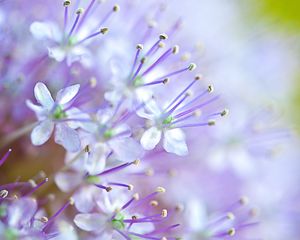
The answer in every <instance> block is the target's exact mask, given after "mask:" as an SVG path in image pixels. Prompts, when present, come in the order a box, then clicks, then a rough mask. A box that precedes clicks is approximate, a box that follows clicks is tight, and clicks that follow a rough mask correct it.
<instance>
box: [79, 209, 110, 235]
mask: <svg viewBox="0 0 300 240" xmlns="http://www.w3.org/2000/svg"><path fill="white" fill-rule="evenodd" d="M106 221H108V219H107V217H105V215H101V214H97V213H87V214H77V215H76V216H75V218H74V223H75V224H76V226H77V227H79V228H80V229H82V230H84V231H88V232H90V231H101V230H102V229H103V227H104V226H105V224H106Z"/></svg>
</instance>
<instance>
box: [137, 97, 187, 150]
mask: <svg viewBox="0 0 300 240" xmlns="http://www.w3.org/2000/svg"><path fill="white" fill-rule="evenodd" d="M137 114H138V115H139V116H140V117H142V118H146V119H148V120H149V123H150V125H151V127H150V128H149V129H147V130H146V131H145V132H144V133H143V135H142V137H141V140H140V142H141V145H142V146H143V148H144V149H146V150H152V149H154V148H155V147H156V145H157V144H158V143H159V142H160V140H161V138H162V136H163V148H164V149H165V150H166V151H167V152H169V153H174V154H176V155H179V156H185V155H187V154H188V148H187V144H186V141H185V134H184V132H183V131H182V130H181V129H179V128H174V127H173V126H172V123H171V122H172V116H170V115H166V114H165V113H164V112H163V110H162V109H161V108H160V107H159V106H158V105H157V104H156V102H155V101H154V100H151V101H149V102H148V103H147V104H146V105H145V108H143V109H140V110H139V111H137Z"/></svg>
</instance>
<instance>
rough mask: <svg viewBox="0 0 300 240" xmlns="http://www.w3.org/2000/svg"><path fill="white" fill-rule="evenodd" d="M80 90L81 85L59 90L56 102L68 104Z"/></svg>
mask: <svg viewBox="0 0 300 240" xmlns="http://www.w3.org/2000/svg"><path fill="white" fill-rule="evenodd" d="M79 88H80V85H79V84H74V85H72V86H69V87H66V88H63V89H61V90H59V91H58V93H57V95H56V102H57V103H59V104H66V103H68V102H70V101H71V100H72V99H73V98H74V97H75V96H76V94H77V93H78V91H79Z"/></svg>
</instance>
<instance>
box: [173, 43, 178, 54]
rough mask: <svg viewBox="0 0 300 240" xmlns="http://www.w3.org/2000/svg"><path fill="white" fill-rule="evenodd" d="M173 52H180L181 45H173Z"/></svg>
mask: <svg viewBox="0 0 300 240" xmlns="http://www.w3.org/2000/svg"><path fill="white" fill-rule="evenodd" d="M172 53H173V54H177V53H179V46H178V45H175V46H174V47H173V49H172Z"/></svg>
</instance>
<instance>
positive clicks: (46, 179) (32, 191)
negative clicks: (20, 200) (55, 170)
mask: <svg viewBox="0 0 300 240" xmlns="http://www.w3.org/2000/svg"><path fill="white" fill-rule="evenodd" d="M48 180H49V179H48V178H45V179H44V181H42V182H40V183H39V184H38V185H36V183H35V182H34V181H33V186H34V187H33V189H32V190H31V191H30V192H28V193H27V194H25V195H24V196H30V195H31V194H33V193H34V192H35V191H36V190H37V189H39V188H40V187H41V186H42V185H44V184H45V183H46V182H48ZM31 184H32V183H31Z"/></svg>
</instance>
